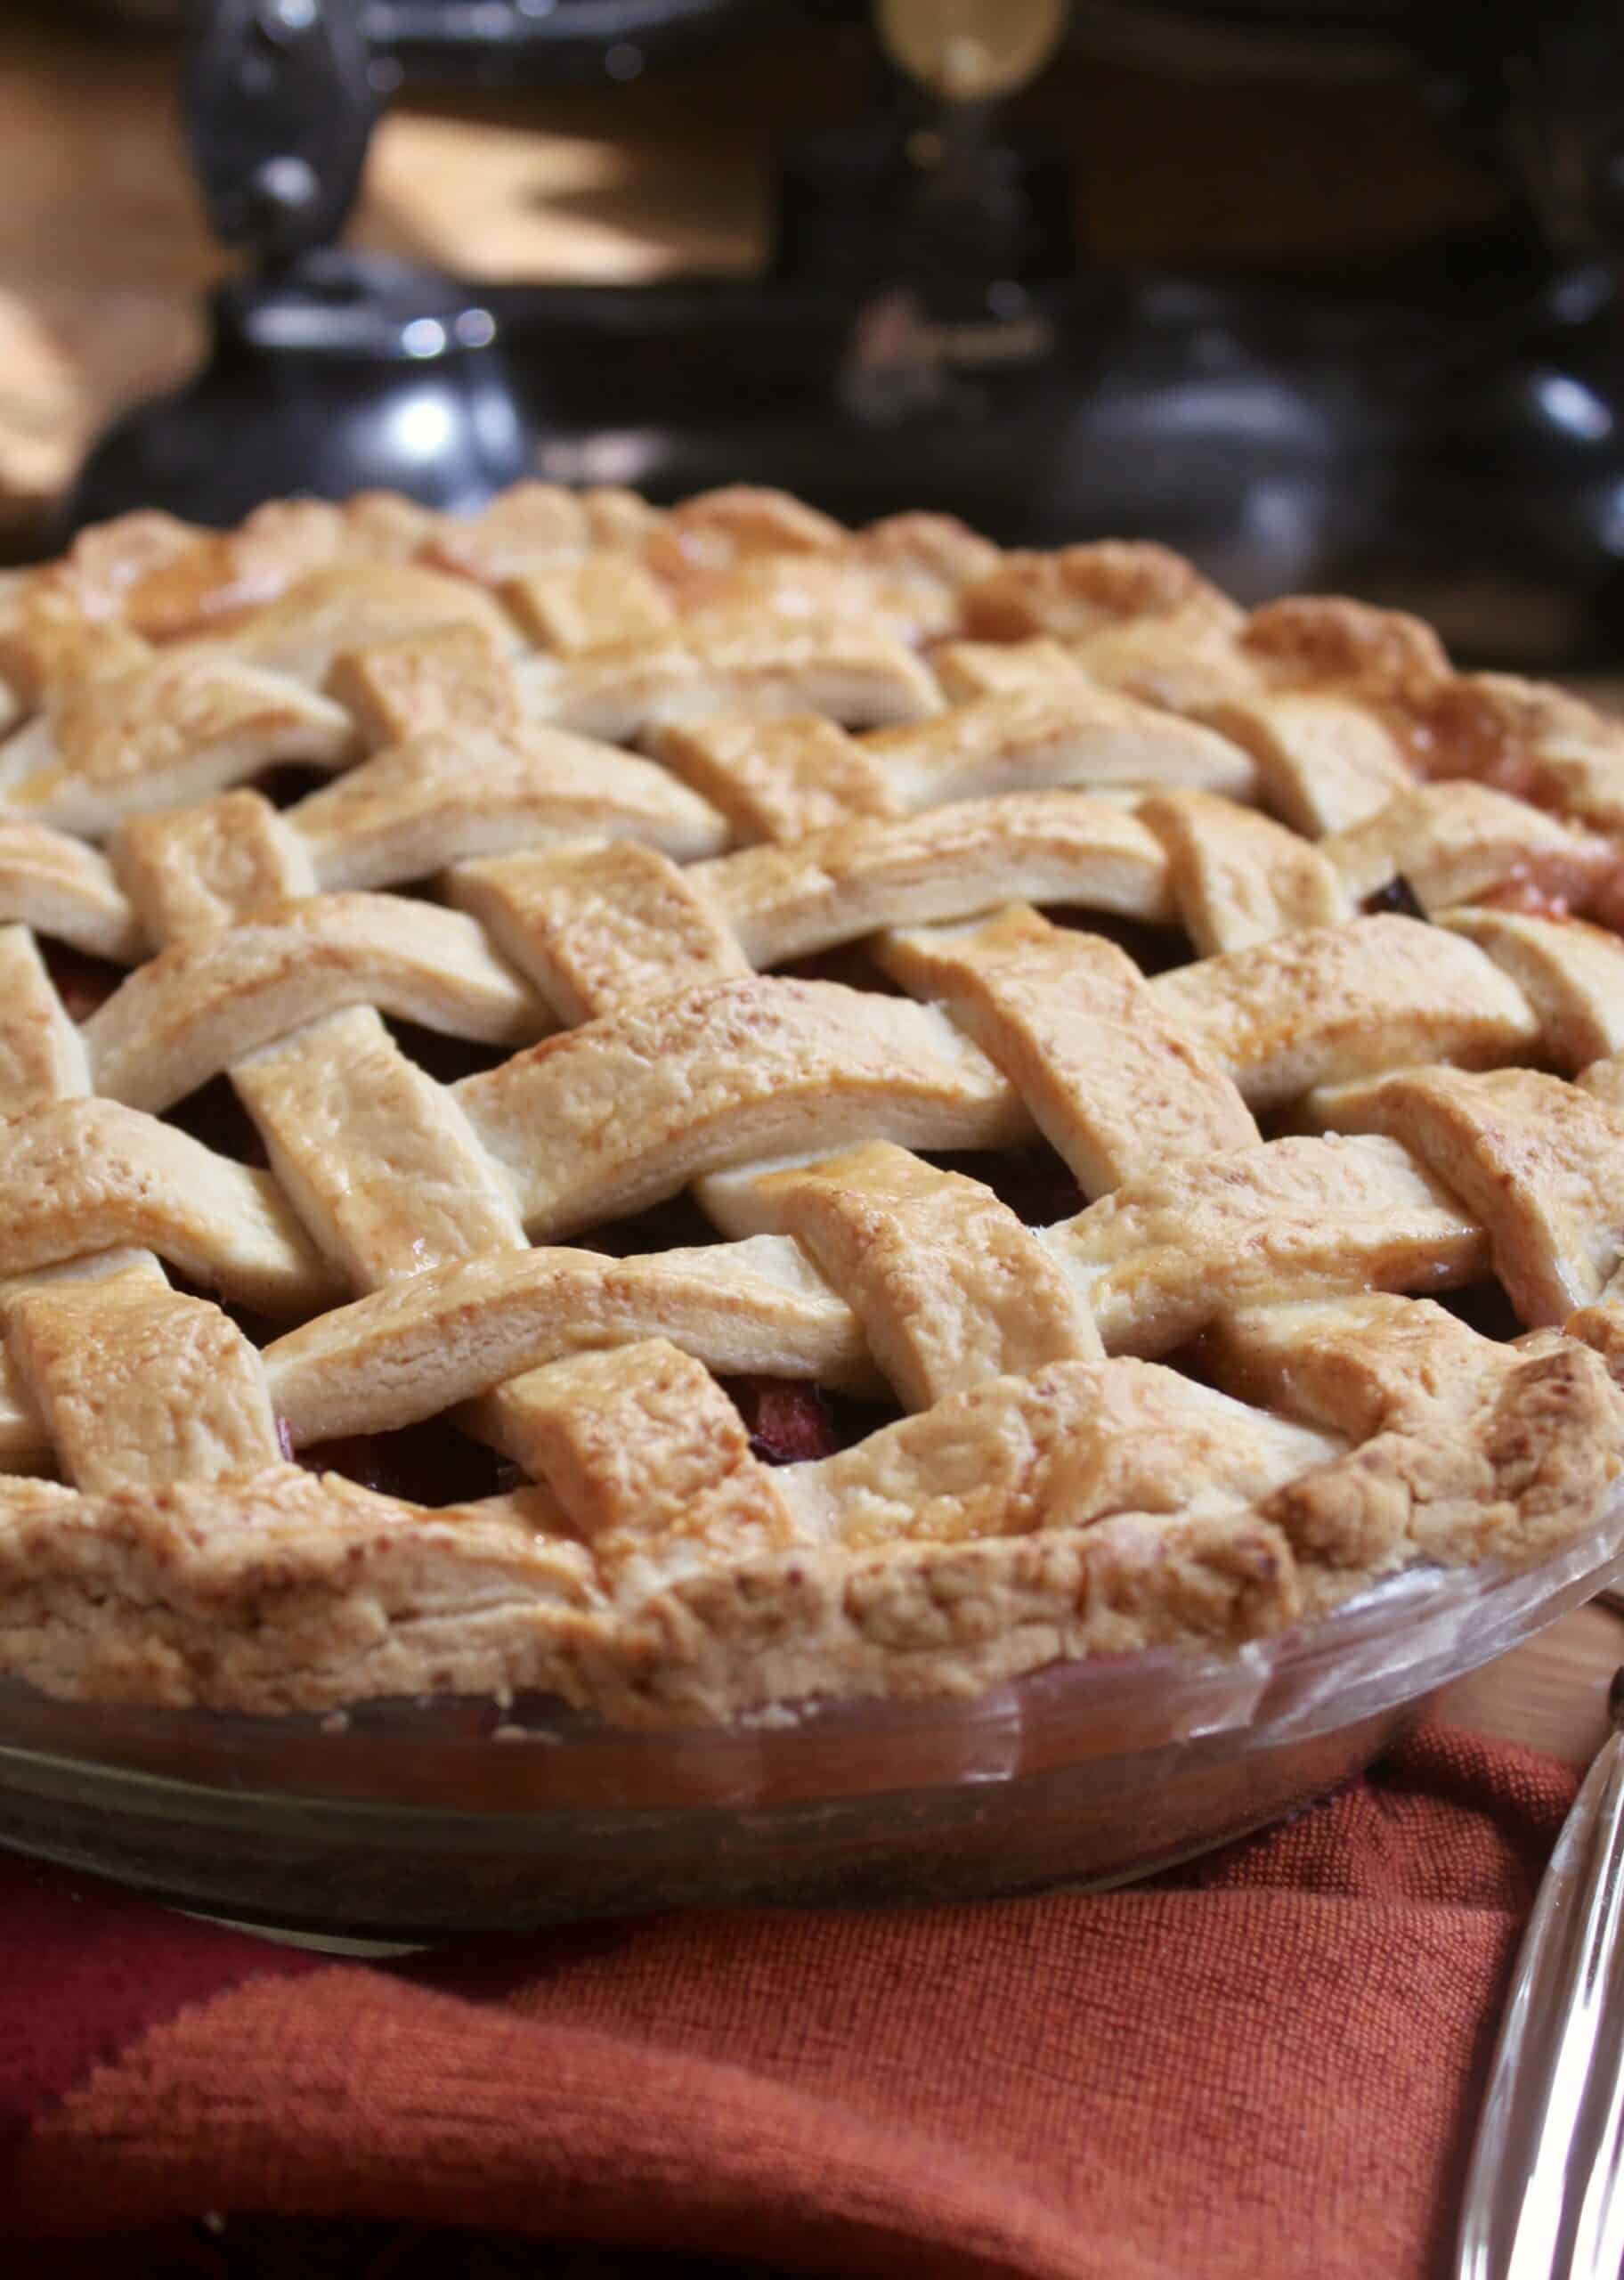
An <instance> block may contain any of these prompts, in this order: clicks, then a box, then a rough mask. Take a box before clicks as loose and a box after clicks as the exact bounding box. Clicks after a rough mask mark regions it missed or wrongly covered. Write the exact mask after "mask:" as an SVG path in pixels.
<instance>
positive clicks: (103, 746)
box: [0, 485, 1624, 1726]
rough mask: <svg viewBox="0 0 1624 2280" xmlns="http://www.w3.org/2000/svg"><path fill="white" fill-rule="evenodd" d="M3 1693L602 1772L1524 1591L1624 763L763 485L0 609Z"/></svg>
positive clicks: (7, 590) (169, 552)
mask: <svg viewBox="0 0 1624 2280" xmlns="http://www.w3.org/2000/svg"><path fill="white" fill-rule="evenodd" d="M0 676H3V679H4V688H3V689H0V711H3V712H4V720H5V729H4V740H3V741H0V922H4V924H0V1330H3V1332H4V1335H3V1339H0V1673H4V1675H6V1676H8V1677H11V1678H13V1679H20V1680H22V1681H28V1682H29V1683H31V1684H32V1685H34V1686H35V1687H37V1688H40V1689H43V1690H47V1691H49V1692H51V1693H53V1694H56V1695H61V1696H70V1697H79V1698H95V1699H101V1700H104V1701H106V1700H125V1701H131V1702H142V1703H151V1704H160V1705H171V1706H188V1705H200V1706H209V1707H214V1708H224V1709H232V1710H239V1711H246V1712H249V1713H280V1712H288V1711H299V1712H315V1713H324V1712H328V1711H330V1710H333V1709H336V1708H338V1707H340V1706H344V1705H346V1704H353V1703H356V1702H359V1701H364V1700H368V1699H372V1698H379V1697H402V1696H403V1697H417V1696H423V1695H448V1694H449V1695H465V1696H477V1697H482V1698H496V1699H497V1700H498V1701H506V1700H509V1699H511V1698H515V1697H516V1696H542V1697H548V1698H560V1699H562V1700H563V1701H564V1703H566V1704H568V1705H570V1706H573V1707H574V1708H576V1709H578V1710H580V1711H583V1712H586V1713H589V1714H595V1715H597V1716H598V1717H601V1718H603V1719H605V1720H607V1721H609V1722H613V1723H615V1724H620V1725H645V1726H646V1725H655V1724H660V1723H679V1722H703V1721H709V1720H722V1719H727V1718H731V1717H735V1716H738V1715H740V1714H748V1713H752V1712H757V1711H760V1710H762V1709H764V1708H766V1707H767V1706H774V1705H789V1704H797V1703H803V1702H808V1701H812V1700H816V1699H819V1698H841V1697H854V1696H864V1695H870V1696H872V1695H924V1694H932V1693H938V1694H939V1693H953V1692H959V1693H962V1692H968V1691H971V1690H976V1689H979V1688H982V1687H985V1686H987V1685H989V1684H991V1683H993V1682H995V1681H999V1680H1001V1679H1004V1678H1007V1677H1010V1676H1011V1675H1013V1674H1016V1673H1024V1672H1027V1671H1031V1670H1033V1669H1035V1668H1037V1667H1039V1666H1041V1665H1048V1664H1052V1663H1054V1662H1057V1661H1060V1660H1065V1659H1068V1658H1074V1657H1085V1656H1106V1655H1121V1654H1123V1653H1125V1652H1127V1651H1131V1650H1136V1649H1144V1648H1147V1647H1164V1648H1169V1649H1175V1650H1178V1651H1181V1652H1185V1653H1189V1654H1192V1655H1208V1654H1213V1653H1222V1652H1224V1651H1226V1650H1230V1649H1233V1648H1234V1647H1235V1646H1236V1645H1237V1644H1238V1643H1239V1642H1243V1641H1250V1640H1254V1639H1257V1638H1261V1637H1263V1636H1266V1635H1268V1634H1270V1633H1276V1632H1279V1631H1282V1630H1284V1629H1286V1628H1287V1627H1289V1626H1292V1625H1296V1624H1307V1623H1311V1622H1313V1621H1314V1620H1316V1619H1318V1618H1320V1616H1323V1615H1325V1614H1326V1613H1327V1612H1328V1610H1330V1609H1332V1608H1335V1607H1336V1606H1337V1605H1338V1604H1340V1603H1341V1602H1343V1601H1344V1600H1348V1599H1349V1598H1351V1597H1352V1596H1353V1595H1354V1594H1356V1593H1358V1592H1361V1591H1363V1590H1365V1589H1367V1588H1368V1586H1369V1585H1370V1584H1371V1583H1372V1582H1373V1581H1374V1580H1375V1579H1376V1578H1379V1577H1381V1576H1385V1575H1388V1574H1390V1573H1392V1572H1393V1571H1396V1570H1398V1569H1401V1568H1404V1567H1412V1566H1418V1565H1425V1566H1433V1567H1464V1566H1466V1565H1470V1564H1472V1563H1476V1562H1495V1563H1510V1564H1512V1565H1515V1564H1518V1563H1527V1562H1531V1561H1534V1560H1537V1559H1541V1558H1542V1557H1544V1556H1545V1555H1546V1554H1547V1553H1548V1552H1549V1551H1552V1550H1553V1549H1554V1548H1555V1547H1557V1546H1559V1545H1561V1544H1562V1543H1564V1542H1565V1541H1567V1540H1568V1539H1570V1538H1572V1537H1574V1536H1575V1535H1578V1534H1579V1533H1580V1532H1583V1531H1587V1530H1590V1529H1593V1528H1594V1527H1596V1525H1597V1523H1598V1520H1599V1519H1601V1518H1602V1517H1603V1516H1604V1515H1605V1514H1606V1513H1607V1511H1608V1510H1610V1508H1611V1497H1612V1490H1613V1486H1614V1483H1615V1482H1616V1481H1617V1479H1618V1477H1619V1475H1620V1471H1621V1470H1624V1393H1620V1390H1619V1389H1618V1385H1617V1383H1615V1379H1617V1380H1624V940H1620V934H1619V932H1617V931H1616V930H1617V928H1618V927H1619V926H1620V925H1621V924H1624V873H1621V872H1620V850H1621V847H1624V729H1621V728H1620V727H1619V726H1616V725H1614V724H1612V723H1611V722H1609V721H1606V720H1604V718H1602V717H1601V716H1600V715H1598V714H1597V713H1596V712H1593V711H1591V710H1590V709H1589V708H1588V707H1587V706H1586V705H1585V704H1581V703H1579V702H1578V701H1577V700H1575V699H1573V698H1571V697H1570V696H1566V695H1564V694H1563V693H1561V692H1559V691H1557V690H1555V689H1553V688H1542V687H1539V686H1535V685H1532V684H1530V683H1527V682H1524V681H1520V680H1510V679H1506V678H1504V677H1500V676H1496V675H1488V674H1462V673H1458V672H1455V671H1454V670H1453V668H1452V667H1451V665H1450V664H1449V660H1448V658H1447V657H1446V656H1445V655H1444V653H1443V651H1442V650H1441V647H1440V646H1439V644H1438V643H1437V641H1436V639H1434V638H1433V635H1432V633H1431V632H1430V631H1428V630H1427V629H1426V628H1425V626H1423V625H1421V624H1419V623H1416V622H1415V621H1414V620H1412V619H1409V618H1408V617H1403V616H1400V615H1393V614H1391V613H1387V612H1383V611H1379V610H1375V609H1370V608H1366V607H1361V606H1360V605H1358V604H1356V603H1352V602H1347V601H1338V600H1324V599H1298V600H1288V601H1280V602H1276V603H1273V604H1271V605H1270V606H1268V607H1263V608H1261V609H1257V610H1254V611H1252V612H1250V613H1247V612H1245V611H1243V610H1242V609H1240V608H1239V607H1237V606H1235V605H1234V604H1233V603H1231V602H1230V600H1228V599H1226V598H1225V597H1224V596H1223V595H1222V594H1221V593H1219V592H1217V591H1215V590H1214V589H1213V588H1211V587H1210V586H1208V585H1207V584H1206V583H1205V582H1203V581H1202V580H1201V579H1200V578H1199V577H1198V575H1197V574H1196V573H1195V572H1194V571H1193V570H1192V569H1190V566H1188V565H1186V564H1185V563H1183V562H1181V561H1180V560H1179V559H1178V558H1175V557H1173V556H1172V555H1170V554H1168V553H1166V552H1165V551H1164V550H1161V549H1159V548H1157V547H1154V546H1149V545H1139V544H1133V543H1119V542H1110V543H1099V544H1091V545H1084V546H1076V547H1072V548H1068V549H1066V550H1062V551H1060V552H1058V553H1055V554H1050V555H1036V554H1028V553H1008V552H1001V551H1000V550H998V549H996V548H995V547H994V546H992V545H990V544H988V543H987V542H985V541H984V540H981V539H979V538H978V537H976V536H975V535H974V534H972V533H970V532H969V531H967V530H965V529H963V528H962V526H960V525H958V524H956V523H954V522H953V521H951V520H948V519H946V518H945V517H937V516H932V515H906V516H901V517H896V518H894V519H892V520H889V521H886V522H882V523H880V524H877V525H873V526H872V527H870V528H868V529H866V530H862V531H857V532H851V531H848V530H846V529H844V528H841V527H840V526H839V525H836V524H834V523H832V522H831V521H829V520H828V519H827V518H826V517H824V516H823V515H821V514H819V513H817V512H816V511H814V510H813V509H810V508H808V507H806V506H803V505H800V504H799V503H797V502H796V501H792V500H791V499H788V498H785V497H782V496H780V495H778V494H776V493H770V492H761V491H752V490H745V489H735V490H729V491H722V492H716V493H709V494H707V495H705V496H702V497H700V498H696V499H693V500H690V501H687V502H686V504H685V505H682V506H679V507H677V508H675V509H670V510H657V509H654V508H651V507H650V506H648V505H646V503H644V502H643V501H640V500H638V499H637V498H635V497H633V496H631V495H630V494H629V493H619V492H597V493H594V492H583V493H570V492H565V491H562V490H558V489H555V488H552V487H548V486H545V485H525V486H522V487H520V488H519V489H517V490H515V491H513V492H510V493H508V494H507V495H506V496H504V497H502V498H500V499H499V500H498V501H496V502H495V503H494V504H493V505H492V506H491V507H490V508H489V509H487V510H485V511H484V512H483V514H481V515H479V516H477V517H461V518H457V517H444V516H440V515H435V514H431V513H428V512H426V511H425V510H423V509H419V508H417V507H414V506H412V505H410V503H409V502H407V501H403V500H400V499H394V498H389V497H381V496H372V497H363V498H359V499H356V500H353V501H351V502H349V503H348V504H347V505H345V506H343V507H335V506H328V505H322V504H319V503H315V502H313V501H294V502H290V503H288V504H284V505H277V506H273V507H269V508H265V509H262V510H260V511H259V512H258V513H256V514H255V515H254V516H252V517H250V518H249V519H248V522H247V523H245V524H244V525H242V526H241V527H240V529H238V530H235V531H231V532H228V533H217V532H204V531H200V530H198V529H195V528H192V527H189V526H187V525H183V524H181V523H178V522H175V521H174V520H172V519H171V518H169V517H166V516H163V515H159V514H144V515H137V516H132V517H126V518H125V519H124V520H122V521H119V522H117V523H113V524H110V525H105V526H103V527H102V528H99V529H95V530H92V531H89V532H87V533H85V535H84V536H82V537H81V538H80V539H79V540H78V542H77V544H76V545H75V546H74V547H73V549H72V550H71V552H70V553H69V554H68V555H67V556H66V557H65V558H63V559H61V560H60V561H57V562H54V563H53V564H50V565H48V566H45V567H43V568H40V569H37V570H31V571H27V572H22V573H17V574H12V576H11V578H10V579H9V581H8V582H6V583H5V584H4V587H3V588H0Z"/></svg>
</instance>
